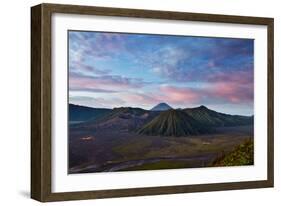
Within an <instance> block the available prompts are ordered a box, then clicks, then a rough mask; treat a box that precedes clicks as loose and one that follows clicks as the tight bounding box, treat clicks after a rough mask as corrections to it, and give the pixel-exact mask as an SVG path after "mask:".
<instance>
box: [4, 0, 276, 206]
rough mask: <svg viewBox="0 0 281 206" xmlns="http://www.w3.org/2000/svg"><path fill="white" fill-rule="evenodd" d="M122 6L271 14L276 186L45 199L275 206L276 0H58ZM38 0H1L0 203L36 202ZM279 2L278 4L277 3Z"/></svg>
mask: <svg viewBox="0 0 281 206" xmlns="http://www.w3.org/2000/svg"><path fill="white" fill-rule="evenodd" d="M45 2H46V3H67V4H83V5H95V6H111V7H127V8H140V9H157V10H172V11H186V12H202V13H219V14H232V15H248V16H249V15H250V16H268V17H274V18H275V64H274V65H275V105H276V107H275V188H273V189H272V188H270V189H255V190H240V191H239V190H237V191H223V192H206V193H193V194H178V195H162V196H146V197H131V198H115V199H106V200H85V201H79V202H77V201H70V202H56V203H47V205H66V206H68V205H81V206H83V205H92V204H95V205H97V206H99V205H116V206H118V205H122V206H126V205H134V206H138V205H141V206H143V205H161V206H166V205H167V206H168V205H169V206H170V205H178V206H180V205H187V204H188V205H207V204H208V205H216V206H220V205H224V206H225V205H228V206H232V205H235V206H237V205H246V204H248V205H270V206H273V205H280V200H281V140H280V137H281V127H280V126H279V125H280V123H281V121H280V117H281V116H280V106H279V105H280V104H281V96H280V94H281V93H280V92H279V88H280V87H281V72H280V69H279V68H280V67H281V62H280V59H281V47H280V42H281V41H280V38H281V12H280V6H281V3H279V1H276V0H263V1H260V0H253V1H252V0H211V1H210V0H184V1H183V0H119V1H117V0H107V1H102V0H79V1H75V0H68V1H67V0H60V1H59V0H57V1H47V0H46V1H45ZM39 3H41V1H37V0H29V1H22V0H21V1H20V0H18V1H16V0H9V1H2V2H1V11H0V15H1V18H0V22H1V31H0V37H1V38H0V57H1V60H0V64H1V67H0V84H1V86H0V98H1V100H0V104H1V106H0V121H1V124H0V125H1V126H0V135H1V137H0V141H1V142H0V153H1V154H0V164H1V169H0V194H1V197H0V203H1V205H30V206H33V205H39V204H40V203H38V202H36V201H34V200H31V199H29V184H30V169H29V168H30V115H29V114H30V7H31V6H33V5H36V4H39ZM278 4H280V5H278Z"/></svg>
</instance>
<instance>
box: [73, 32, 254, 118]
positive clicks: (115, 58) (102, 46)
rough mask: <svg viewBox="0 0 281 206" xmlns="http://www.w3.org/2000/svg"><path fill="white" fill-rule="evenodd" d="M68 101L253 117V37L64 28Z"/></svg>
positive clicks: (80, 103) (100, 105)
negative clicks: (202, 108) (165, 106)
mask: <svg viewBox="0 0 281 206" xmlns="http://www.w3.org/2000/svg"><path fill="white" fill-rule="evenodd" d="M68 45H69V50H68V61H69V62H68V67H69V102H70V103H73V104H78V105H84V106H90V107H95V108H115V107H127V106H130V107H140V108H143V109H151V108H152V107H153V106H155V105H157V104H158V103H161V102H165V103H167V104H169V105H170V106H172V107H173V108H190V107H196V106H200V105H205V106H207V107H209V108H211V109H214V110H216V111H220V112H224V113H228V114H241V115H253V113H254V111H253V101H254V90H253V89H254V85H253V84H254V40H252V39H234V38H214V37H209V38H208V37H194V36H171V35H153V34H128V33H107V32H92V31H89V32H88V31H69V32H68Z"/></svg>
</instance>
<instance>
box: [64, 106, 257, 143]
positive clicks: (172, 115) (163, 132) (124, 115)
mask: <svg viewBox="0 0 281 206" xmlns="http://www.w3.org/2000/svg"><path fill="white" fill-rule="evenodd" d="M69 120H70V121H79V122H80V123H79V124H75V125H74V126H73V127H76V128H77V127H78V128H83V129H90V130H93V131H109V130H111V131H127V132H135V133H138V134H141V135H151V136H176V137H179V136H190V135H199V134H207V133H212V132H214V131H215V128H217V127H228V126H241V125H252V124H253V116H241V115H229V114H224V113H219V112H216V111H214V110H211V109H208V108H207V107H205V106H200V107H195V108H185V109H173V108H172V107H170V106H169V105H168V104H166V103H160V104H158V105H156V106H155V107H153V108H152V109H151V110H145V109H141V108H133V107H119V108H114V109H98V108H89V107H85V108H84V107H83V106H77V105H73V104H70V106H69Z"/></svg>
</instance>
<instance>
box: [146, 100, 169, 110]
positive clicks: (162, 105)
mask: <svg viewBox="0 0 281 206" xmlns="http://www.w3.org/2000/svg"><path fill="white" fill-rule="evenodd" d="M169 109H173V108H172V107H171V106H170V105H168V104H167V103H165V102H161V103H159V104H157V105H156V106H154V107H153V108H152V109H151V111H166V110H169Z"/></svg>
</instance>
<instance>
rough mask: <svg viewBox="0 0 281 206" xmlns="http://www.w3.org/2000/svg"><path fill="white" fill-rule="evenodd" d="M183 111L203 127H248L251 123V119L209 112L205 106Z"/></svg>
mask: <svg viewBox="0 0 281 206" xmlns="http://www.w3.org/2000/svg"><path fill="white" fill-rule="evenodd" d="M184 111H185V112H186V113H187V114H188V115H190V116H191V117H193V118H194V119H195V120H197V121H198V122H200V123H201V124H202V125H205V126H212V127H222V126H237V125H250V124H252V123H253V117H247V116H239V115H229V114H223V113H219V112H216V111H213V110H210V109H208V108H207V107H205V106H200V107H196V108H188V109H184Z"/></svg>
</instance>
